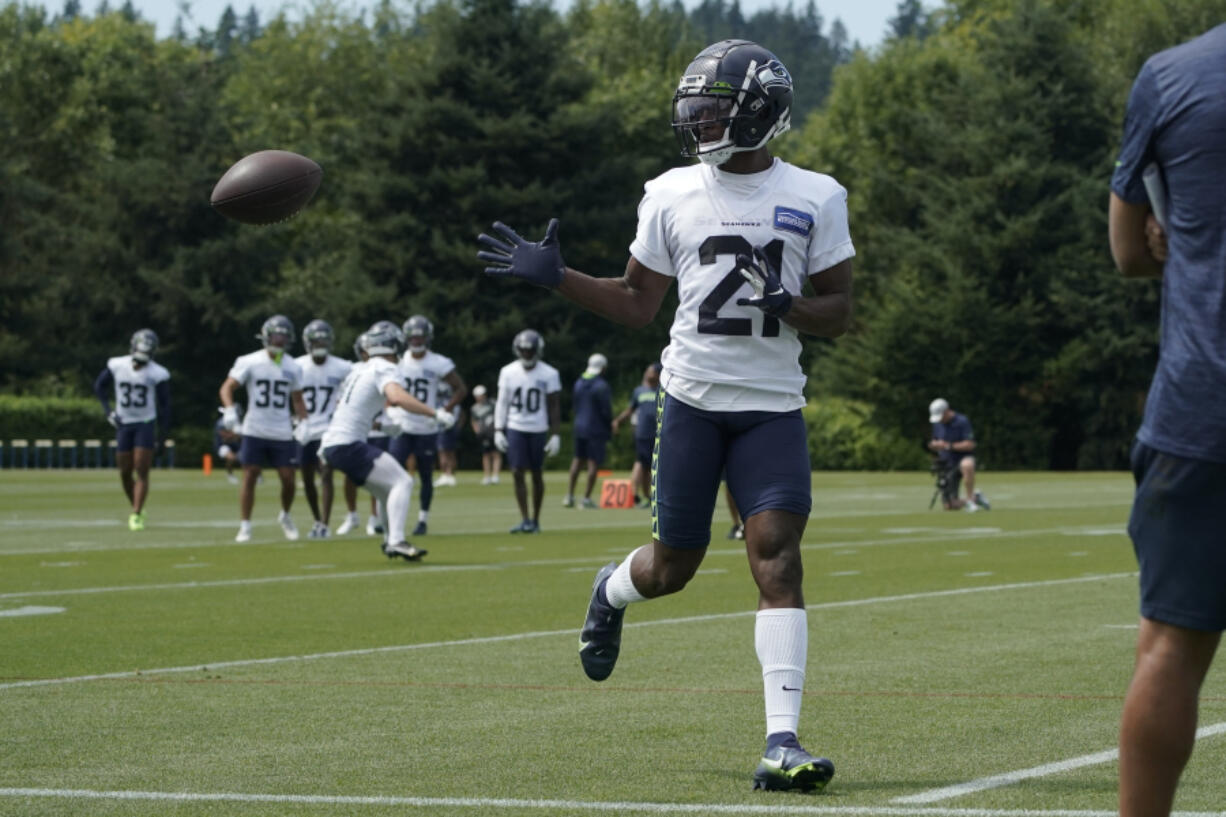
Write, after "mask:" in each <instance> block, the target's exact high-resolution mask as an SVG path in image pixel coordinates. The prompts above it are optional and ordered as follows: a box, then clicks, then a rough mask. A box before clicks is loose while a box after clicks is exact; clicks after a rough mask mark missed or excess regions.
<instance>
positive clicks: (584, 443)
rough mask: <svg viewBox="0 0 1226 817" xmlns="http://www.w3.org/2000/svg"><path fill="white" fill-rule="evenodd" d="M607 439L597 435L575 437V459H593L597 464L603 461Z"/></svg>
mask: <svg viewBox="0 0 1226 817" xmlns="http://www.w3.org/2000/svg"><path fill="white" fill-rule="evenodd" d="M608 443H609V441H608V440H602V439H599V438H597V437H575V459H577V460H595V461H596V464H597V465H600V464H601V463H603V462H604V450H605V446H606V445H608Z"/></svg>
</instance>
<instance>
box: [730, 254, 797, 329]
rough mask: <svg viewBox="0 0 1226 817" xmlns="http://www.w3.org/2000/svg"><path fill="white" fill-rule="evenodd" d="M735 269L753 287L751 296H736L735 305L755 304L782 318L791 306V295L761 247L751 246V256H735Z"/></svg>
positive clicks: (769, 313)
mask: <svg viewBox="0 0 1226 817" xmlns="http://www.w3.org/2000/svg"><path fill="white" fill-rule="evenodd" d="M736 270H737V272H739V273H741V277H742V278H744V279H745V280H746V281H748V282H749V286H750V287H752V288H753V297H752V298H738V299H737V302H736V304H737V306H756V307H757V308H758V309H761V310H762V311H763V312H765V313H766V314H767V315H770V316H771V317H773V318H782V317H783V316H784V315H786V314H787V313H788V310H789V309H791V308H792V295H791V294H790V293H789V292H788V291H787V290H786V289H784V288H783V281H781V280H780V279H779V270H777V269H775V267H774V265H773V264H771V262H770V259H769V258H767V257H766V253H764V252H762V248H761V247H754V248H753V258H752V259H751V258H750V257H749V256H748V255H745V254H744V253H738V254H737V257H736Z"/></svg>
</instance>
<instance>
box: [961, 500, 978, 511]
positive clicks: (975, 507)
mask: <svg viewBox="0 0 1226 817" xmlns="http://www.w3.org/2000/svg"><path fill="white" fill-rule="evenodd" d="M962 510H964V511H966V512H967V513H974V512H975V511H977V510H979V506H978V505H976V504H975V500H973V499H970V500H967V502H966V504H965V505H963V506H962Z"/></svg>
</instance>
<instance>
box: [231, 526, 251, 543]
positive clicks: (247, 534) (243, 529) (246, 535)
mask: <svg viewBox="0 0 1226 817" xmlns="http://www.w3.org/2000/svg"><path fill="white" fill-rule="evenodd" d="M234 541H235V542H250V541H251V523H250V522H240V523H239V525H238V535H237V536H235V537H234Z"/></svg>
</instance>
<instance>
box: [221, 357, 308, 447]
mask: <svg viewBox="0 0 1226 817" xmlns="http://www.w3.org/2000/svg"><path fill="white" fill-rule="evenodd" d="M230 377H233V378H234V379H235V380H237V381H238V382H239V383H240V384H241V385H242V387H243V388H244V389H246V391H247V413H246V415H244V417H243V436H244V437H258V438H260V439H262V440H292V439H293V438H294V433H293V427H292V426H291V425H290V421H289V417H290V394H291V393H292V392H296V391H301V390H302V369H301V368H299V367H298V364H297V363H295V362H294V359H293V358H292V357H290V356H289V355H286V354H283V355H281V362H280V363H277V362H276V361H274V360H273V359H272V358H271V357H269V356H268V352H266V351H265V350H263V349H260V350H259V351H258V352H252V353H251V354H249V355H243V356H241V357H239V358H236V359H235V361H234V366H233V367H231V369H230Z"/></svg>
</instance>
